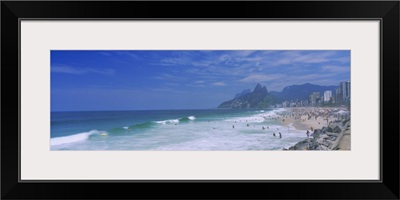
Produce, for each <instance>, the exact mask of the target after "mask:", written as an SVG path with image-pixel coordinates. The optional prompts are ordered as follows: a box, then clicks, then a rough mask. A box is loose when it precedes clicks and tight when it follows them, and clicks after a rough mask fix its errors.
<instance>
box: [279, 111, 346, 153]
mask: <svg viewBox="0 0 400 200" xmlns="http://www.w3.org/2000/svg"><path fill="white" fill-rule="evenodd" d="M277 118H278V120H279V121H280V122H281V123H282V124H284V125H285V126H292V127H293V128H295V129H297V130H298V131H304V134H307V132H309V137H307V139H305V140H302V141H299V142H298V143H296V144H295V145H294V146H292V147H289V148H288V149H285V148H284V149H283V150H350V149H351V147H350V144H351V141H350V138H351V135H350V113H349V112H348V111H347V109H346V108H343V107H329V108H328V107H323V108H320V107H294V108H285V110H284V111H282V112H279V113H277Z"/></svg>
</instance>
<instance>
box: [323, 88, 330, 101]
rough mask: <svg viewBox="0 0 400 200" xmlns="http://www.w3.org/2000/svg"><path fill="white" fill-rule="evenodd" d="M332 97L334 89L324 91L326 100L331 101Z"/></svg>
mask: <svg viewBox="0 0 400 200" xmlns="http://www.w3.org/2000/svg"><path fill="white" fill-rule="evenodd" d="M331 97H332V91H329V90H327V91H325V92H324V102H329V101H330V100H331Z"/></svg>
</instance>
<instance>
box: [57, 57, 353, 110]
mask: <svg viewBox="0 0 400 200" xmlns="http://www.w3.org/2000/svg"><path fill="white" fill-rule="evenodd" d="M348 80H350V51H344V50H343V51H330V50H327V51H294V50H291V51H264V50H262V51H248V50H246V51H241V50H233V51H204V50H202V51H188V50H184V51H154V50H143V51H139V50H138V51H58V50H56V51H54V50H53V51H51V110H52V111H79V110H143V109H145V110H146V109H205V108H215V107H217V106H218V105H219V104H220V103H221V102H223V101H226V100H230V99H232V98H233V97H234V95H235V94H236V93H240V92H241V91H243V90H245V89H254V87H255V85H256V84H257V83H261V84H262V85H265V86H266V87H267V89H268V91H279V92H280V91H282V89H283V88H284V87H286V86H290V85H295V84H297V85H298V84H304V83H313V84H318V85H339V82H341V81H348Z"/></svg>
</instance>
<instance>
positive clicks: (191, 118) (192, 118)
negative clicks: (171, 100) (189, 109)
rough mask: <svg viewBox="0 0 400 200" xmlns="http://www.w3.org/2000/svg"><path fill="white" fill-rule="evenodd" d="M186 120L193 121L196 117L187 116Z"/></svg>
mask: <svg viewBox="0 0 400 200" xmlns="http://www.w3.org/2000/svg"><path fill="white" fill-rule="evenodd" d="M188 119H190V120H195V119H196V117H195V116H189V117H188Z"/></svg>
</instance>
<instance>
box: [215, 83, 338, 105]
mask: <svg viewBox="0 0 400 200" xmlns="http://www.w3.org/2000/svg"><path fill="white" fill-rule="evenodd" d="M336 87H337V86H319V85H314V84H310V83H306V84H303V85H292V86H288V87H285V88H284V89H283V90H282V92H268V90H267V88H266V87H265V86H261V84H260V83H258V84H257V85H256V87H255V88H254V90H253V91H251V90H250V89H247V90H243V91H242V92H241V93H238V94H236V95H235V97H234V98H233V99H232V100H229V101H225V102H223V103H221V104H220V105H219V106H218V108H226V109H251V108H268V107H271V106H272V105H273V104H276V103H280V102H282V101H286V100H289V101H290V100H306V99H308V96H309V95H310V94H311V93H312V92H320V93H323V92H325V91H327V90H330V91H334V90H335V88H336Z"/></svg>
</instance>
